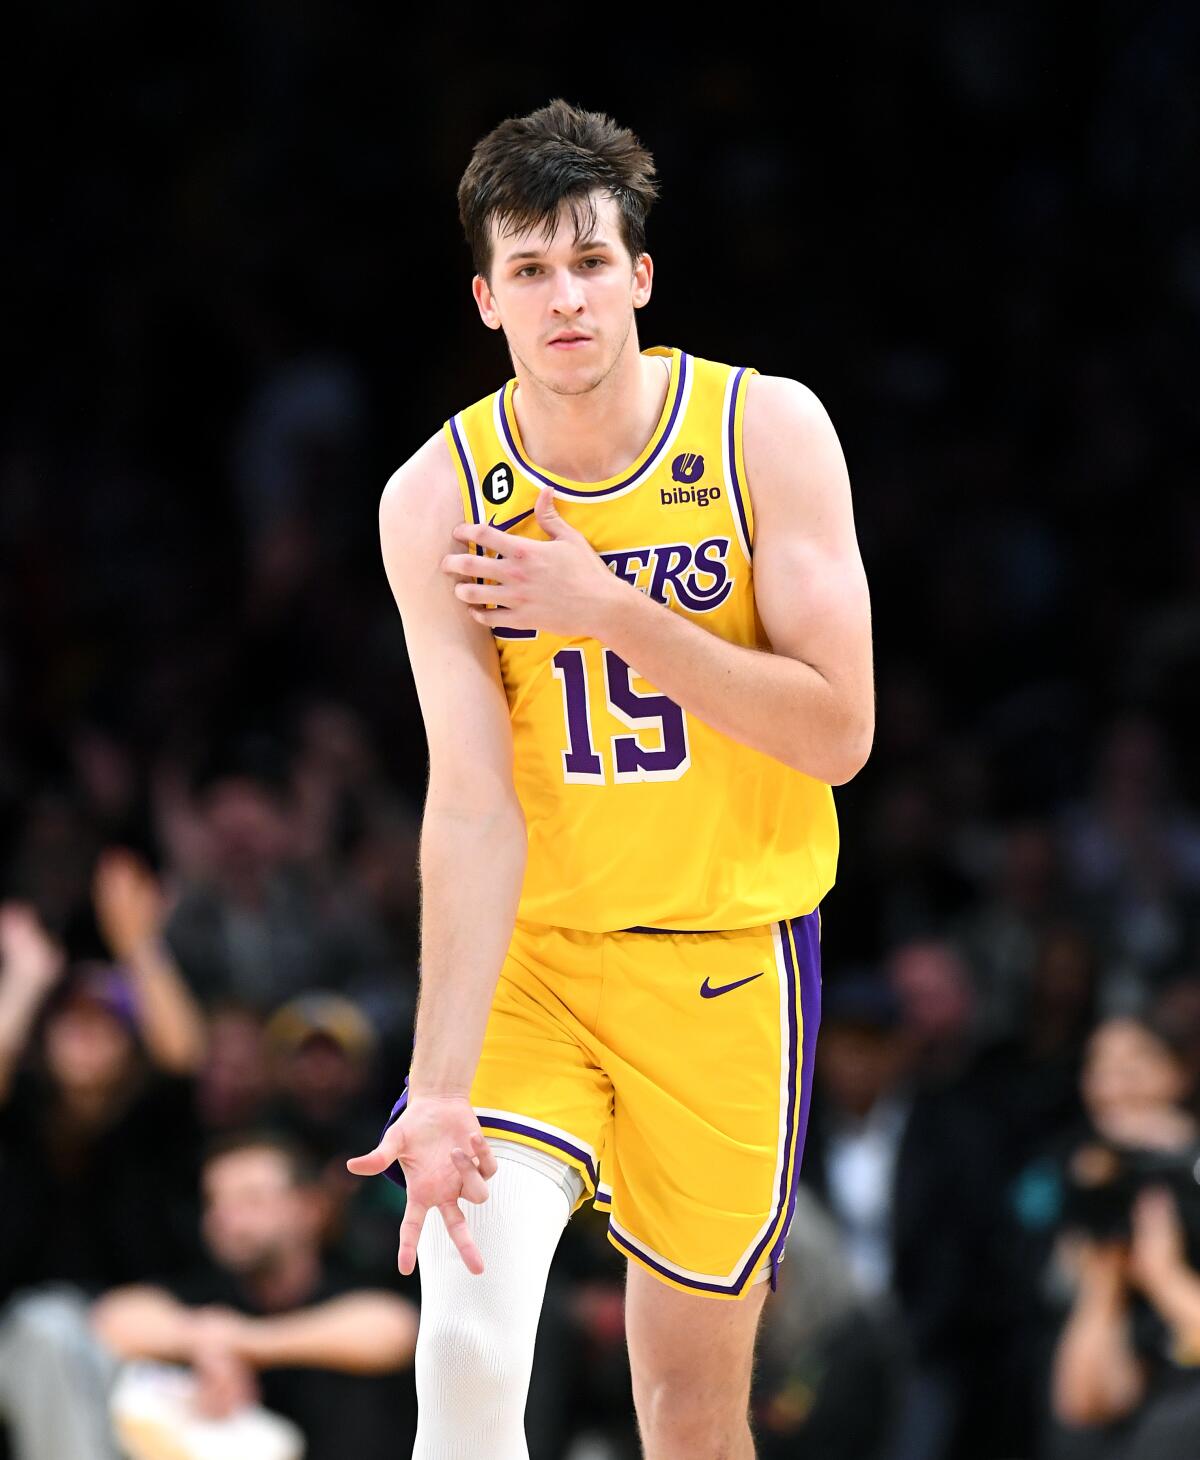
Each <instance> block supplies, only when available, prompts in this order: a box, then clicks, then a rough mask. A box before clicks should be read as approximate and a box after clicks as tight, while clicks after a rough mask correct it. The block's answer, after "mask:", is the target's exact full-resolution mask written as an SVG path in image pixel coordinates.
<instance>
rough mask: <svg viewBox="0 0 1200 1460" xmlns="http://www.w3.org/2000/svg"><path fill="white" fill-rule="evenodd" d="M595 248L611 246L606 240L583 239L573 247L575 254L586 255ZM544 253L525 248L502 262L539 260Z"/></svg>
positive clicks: (539, 250)
mask: <svg viewBox="0 0 1200 1460" xmlns="http://www.w3.org/2000/svg"><path fill="white" fill-rule="evenodd" d="M595 248H609V249H611V248H612V244H611V243H609V241H608V239H607V238H585V239H584V240H583V242H582V243H577V244H576V245H575V252H576V253H587V252H589V251H590V250H591V249H595ZM544 252H545V250H544V249H540V248H525V249H522V250H521V251H520V252H519V253H510V254H509V255H508V257H507V258H506V259H505V260H504V262H505V263H506V264H511V263H513V262H514V261H515V260H516V259H540V258H541V257H542V255H543V253H544Z"/></svg>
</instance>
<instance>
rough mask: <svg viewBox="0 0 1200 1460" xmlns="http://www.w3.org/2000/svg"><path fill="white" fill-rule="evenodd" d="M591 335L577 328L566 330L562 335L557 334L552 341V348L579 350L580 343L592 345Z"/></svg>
mask: <svg viewBox="0 0 1200 1460" xmlns="http://www.w3.org/2000/svg"><path fill="white" fill-rule="evenodd" d="M591 342H592V337H591V335H585V334H581V333H579V332H578V331H577V330H564V331H563V333H562V334H561V335H555V336H554V338H553V339H552V340H551V341H550V348H551V349H552V350H577V349H578V348H579V346H580V345H590V344H591Z"/></svg>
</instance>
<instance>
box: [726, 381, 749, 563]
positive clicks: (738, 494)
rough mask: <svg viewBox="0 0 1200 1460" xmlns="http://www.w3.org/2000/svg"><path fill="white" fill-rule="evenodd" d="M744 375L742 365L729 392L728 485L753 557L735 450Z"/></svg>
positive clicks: (744, 536) (747, 548)
mask: <svg viewBox="0 0 1200 1460" xmlns="http://www.w3.org/2000/svg"><path fill="white" fill-rule="evenodd" d="M745 374H746V367H745V366H744V365H743V366H742V367H741V369H739V371H738V373H737V374H736V375H735V376H734V377H733V389H732V390H731V391H730V392H729V484H730V486H732V488H733V500H734V503H735V505H736V507H737V514H738V521H739V522H740V523H741V524H742V537H743V539H744V541H745V543H746V551H747V552H748V553H749V554H750V556H751V557H753V556H754V545H753V544H752V543H751V541H750V528H749V525H748V523H747V521H746V508H745V505H744V504H743V502H742V483H741V480H740V478H739V477H738V469H737V450H736V441H737V428H736V422H737V404H738V393H739V392H740V390H741V388H742V378H743V376H744V375H745Z"/></svg>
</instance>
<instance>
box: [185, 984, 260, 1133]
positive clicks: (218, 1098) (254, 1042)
mask: <svg viewBox="0 0 1200 1460" xmlns="http://www.w3.org/2000/svg"><path fill="white" fill-rule="evenodd" d="M270 1098H271V1072H270V1066H269V1063H268V1060H267V1051H266V1041H265V1039H264V1037H263V1017H262V1015H261V1014H260V1013H259V1012H258V1010H257V1009H255V1008H252V1007H251V1006H250V1005H249V1004H239V1003H235V1002H233V1001H232V1000H227V999H226V1000H222V1001H221V1002H220V1003H218V1004H216V1005H215V1006H214V1007H212V1008H210V1009H209V1011H208V1051H207V1054H206V1056H205V1060H204V1064H203V1065H202V1066H201V1069H200V1072H199V1075H198V1077H197V1081H196V1112H197V1115H198V1116H199V1119H200V1123H201V1125H202V1126H203V1127H204V1128H205V1130H207V1131H211V1132H218V1131H235V1130H245V1129H246V1128H247V1127H249V1126H253V1125H257V1124H258V1123H259V1121H260V1120H261V1119H262V1117H263V1114H264V1112H265V1111H266V1108H267V1104H268V1102H269V1100H270Z"/></svg>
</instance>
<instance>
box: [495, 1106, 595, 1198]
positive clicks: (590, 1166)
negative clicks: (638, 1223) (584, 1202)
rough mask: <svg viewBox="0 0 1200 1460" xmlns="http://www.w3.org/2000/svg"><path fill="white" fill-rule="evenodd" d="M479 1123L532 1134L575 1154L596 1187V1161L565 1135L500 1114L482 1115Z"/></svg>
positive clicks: (520, 1133) (496, 1128)
mask: <svg viewBox="0 0 1200 1460" xmlns="http://www.w3.org/2000/svg"><path fill="white" fill-rule="evenodd" d="M479 1124H480V1125H481V1126H482V1127H483V1128H484V1130H507V1131H514V1132H516V1134H518V1135H522V1136H532V1137H533V1138H534V1139H535V1140H538V1141H541V1142H542V1143H543V1144H544V1145H547V1146H553V1147H554V1148H555V1149H556V1150H559V1151H565V1152H566V1154H567V1155H568V1156H574V1157H575V1159H576V1160H577V1161H582V1162H583V1164H584V1166H585V1167H586V1169H587V1174H588V1175H589V1176H590V1177H591V1179H592V1187H593V1188H595V1186H596V1184H597V1181H596V1163H595V1162H594V1161H593V1160H592V1158H591V1157H590V1156H589V1155H588V1153H587V1152H586V1151H585V1150H584V1149H583V1148H582V1146H577V1145H575V1144H574V1143H573V1142H572V1141H568V1140H567V1139H566V1138H565V1137H564V1136H557V1135H555V1134H554V1133H553V1131H545V1130H538V1129H537V1128H536V1127H535V1126H532V1125H522V1123H521V1122H520V1121H519V1120H507V1119H505V1118H504V1117H502V1116H499V1115H481V1116H480V1117H479Z"/></svg>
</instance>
